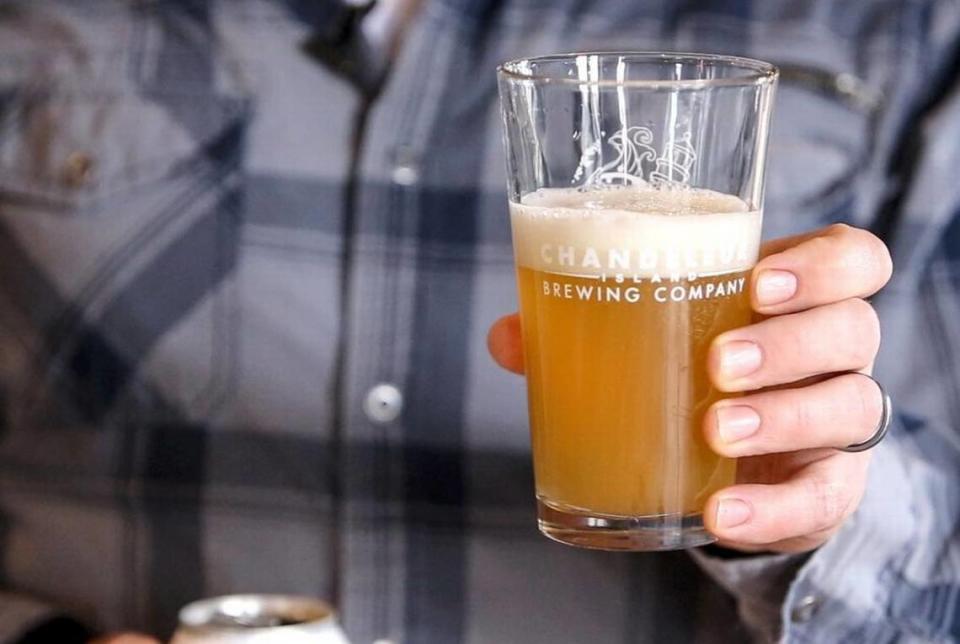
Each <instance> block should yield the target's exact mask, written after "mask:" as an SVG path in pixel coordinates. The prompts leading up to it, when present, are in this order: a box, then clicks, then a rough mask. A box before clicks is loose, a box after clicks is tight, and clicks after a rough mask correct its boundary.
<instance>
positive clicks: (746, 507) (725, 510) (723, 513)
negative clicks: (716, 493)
mask: <svg viewBox="0 0 960 644" xmlns="http://www.w3.org/2000/svg"><path fill="white" fill-rule="evenodd" d="M751 514H753V512H752V511H751V510H750V504H749V503H747V502H746V501H741V500H740V499H720V503H718V504H717V526H719V527H721V528H735V527H737V526H738V525H743V524H744V523H746V522H747V521H749V520H750V515H751Z"/></svg>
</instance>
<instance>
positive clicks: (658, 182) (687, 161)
mask: <svg viewBox="0 0 960 644" xmlns="http://www.w3.org/2000/svg"><path fill="white" fill-rule="evenodd" d="M607 142H608V143H609V144H610V145H611V146H612V147H613V149H614V150H616V152H617V156H616V157H615V158H614V159H612V160H611V161H609V162H607V163H604V164H603V165H602V166H600V167H599V168H596V169H594V170H593V171H592V172H590V174H588V175H587V178H586V181H585V182H584V185H586V186H613V185H627V186H633V185H640V186H643V185H654V186H685V185H688V184H689V182H690V177H691V174H692V170H693V166H694V164H695V163H696V162H697V151H696V149H695V148H694V147H693V144H692V143H691V140H690V133H689V132H688V133H686V134H684V135H683V136H682V137H680V138H679V139H674V140H672V141H669V142H667V143H666V144H664V146H663V152H662V153H661V154H659V155H658V154H657V150H656V148H654V147H653V132H652V131H651V130H650V128H648V127H644V126H641V125H635V126H632V127H625V128H621V129H619V130H617V131H616V132H614V133H613V134H612V135H611V136H610V138H609V139H607ZM601 145H602V143H601V142H600V141H596V142H595V143H594V144H593V145H591V146H590V147H588V148H587V149H586V150H584V152H583V154H582V155H581V157H580V163H579V165H578V167H577V171H576V172H575V173H574V176H573V179H574V181H577V180H578V179H579V178H580V177H581V176H583V174H584V172H585V171H586V170H587V169H589V168H590V167H591V166H593V165H594V164H595V163H596V161H595V159H596V158H597V157H598V156H599V153H600V147H601Z"/></svg>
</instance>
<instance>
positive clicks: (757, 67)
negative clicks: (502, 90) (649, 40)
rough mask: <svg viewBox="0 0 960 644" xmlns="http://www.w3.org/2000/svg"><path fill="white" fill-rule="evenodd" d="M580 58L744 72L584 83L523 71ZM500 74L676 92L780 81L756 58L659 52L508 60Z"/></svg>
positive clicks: (769, 65)
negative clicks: (698, 65)
mask: <svg viewBox="0 0 960 644" xmlns="http://www.w3.org/2000/svg"><path fill="white" fill-rule="evenodd" d="M580 56H609V57H619V58H626V59H630V62H641V63H675V64H676V63H680V64H684V63H686V64H689V63H703V62H710V63H715V64H724V65H726V66H728V67H733V68H736V69H742V70H744V71H745V72H747V73H745V74H744V75H743V76H734V77H730V78H686V79H677V80H664V79H649V80H645V79H639V78H638V79H627V80H615V79H610V78H601V79H592V80H583V79H580V78H571V77H569V76H555V75H550V74H531V73H526V72H522V71H520V70H519V67H520V65H523V64H530V63H545V62H563V61H572V60H575V59H576V58H578V57H580ZM497 74H498V75H499V76H501V77H502V78H504V79H506V80H508V81H510V82H520V83H523V82H526V83H533V84H542V85H549V84H556V85H576V86H584V85H586V86H590V87H625V88H650V89H657V88H672V89H699V88H706V87H723V86H733V87H744V86H750V85H764V84H770V83H773V82H774V81H776V80H777V78H778V77H779V75H780V70H779V69H778V68H777V66H776V65H773V64H772V63H767V62H764V61H762V60H757V59H755V58H746V57H744V56H728V55H725V54H698V53H692V52H662V51H661V52H658V51H618V50H614V51H580V52H568V53H558V54H546V55H542V56H529V57H524V58H515V59H513V60H508V61H506V62H504V63H502V64H500V65H499V66H497Z"/></svg>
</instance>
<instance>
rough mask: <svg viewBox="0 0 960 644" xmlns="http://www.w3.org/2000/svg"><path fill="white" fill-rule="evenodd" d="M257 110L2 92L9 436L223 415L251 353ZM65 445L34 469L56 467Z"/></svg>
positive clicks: (41, 89) (219, 99) (50, 90)
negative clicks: (249, 287) (222, 405)
mask: <svg viewBox="0 0 960 644" xmlns="http://www.w3.org/2000/svg"><path fill="white" fill-rule="evenodd" d="M250 114H251V109H250V101H249V99H248V97H247V96H243V95H233V94H230V95H227V94H221V93H218V92H217V91H216V90H214V89H210V90H209V91H205V90H197V91H193V90H191V91H190V92H189V93H178V92H176V91H164V90H162V89H160V90H158V89H156V88H154V89H151V90H149V91H143V92H138V91H133V90H123V89H119V88H103V87H98V86H96V85H91V86H90V87H84V86H83V84H82V83H78V82H76V81H75V80H74V81H71V82H69V83H59V82H49V83H46V82H24V83H19V84H17V83H13V84H7V85H6V86H2V87H0V244H2V245H3V246H4V252H2V253H0V274H3V275H4V280H6V286H7V288H6V289H4V291H3V293H0V325H3V327H5V328H6V329H7V331H8V332H7V333H3V334H0V350H2V351H4V352H8V355H11V356H13V355H16V357H15V359H12V360H9V361H6V362H5V363H4V365H3V366H2V367H0V386H2V388H3V389H5V390H6V392H5V393H6V395H5V396H4V399H5V401H6V406H7V407H6V409H3V410H2V411H3V412H4V415H5V416H6V421H7V423H6V424H7V426H8V428H10V429H9V431H11V432H13V433H14V434H16V432H17V431H23V432H24V436H25V437H28V438H26V439H25V440H30V441H31V442H32V441H34V440H36V436H37V435H36V432H37V431H49V432H53V433H54V434H55V433H57V432H62V431H71V430H72V429H75V428H77V427H85V426H89V427H91V428H96V427H101V426H103V424H104V423H105V422H106V421H108V420H109V419H111V418H117V417H118V416H119V417H124V418H130V419H136V421H137V422H143V423H147V424H149V423H152V422H156V420H157V419H160V418H162V419H163V420H164V422H178V421H180V420H191V421H193V420H196V419H205V418H206V417H208V416H209V415H211V414H213V413H215V410H214V409H213V407H214V406H215V404H216V403H215V401H221V400H222V399H223V398H224V397H225V396H226V395H227V394H226V392H227V390H228V389H229V386H230V385H229V383H230V382H231V374H230V370H231V364H232V352H233V348H234V347H235V345H236V342H235V341H234V337H233V334H234V331H233V322H232V321H231V317H232V315H233V311H232V307H233V303H232V299H231V298H232V295H231V292H230V288H229V287H228V286H226V284H227V283H228V282H229V280H228V278H229V276H230V274H231V272H232V270H233V268H234V265H235V262H236V255H237V241H236V240H237V239H238V238H239V226H240V217H239V207H238V203H239V201H240V198H241V192H240V191H241V188H242V181H241V173H242V161H243V149H244V141H245V136H246V131H247V129H248V125H249V120H250ZM6 365H11V368H9V369H8V368H5V367H6ZM12 365H16V368H13V367H12ZM30 436H32V437H33V438H32V439H30V438H29V437H30ZM49 438H50V440H41V441H40V443H42V444H43V445H45V446H46V447H45V453H44V454H41V453H39V452H37V453H33V451H32V450H28V451H29V452H30V454H29V458H31V459H32V458H41V459H43V460H48V459H54V460H56V459H57V458H58V457H57V454H56V452H57V450H55V449H48V448H50V446H54V445H57V444H60V443H59V442H58V441H57V440H56V439H55V437H54V436H50V437H49ZM16 444H17V441H16V440H9V441H7V443H6V445H7V446H8V447H11V448H12V449H14V446H15V445H16ZM63 444H69V443H66V442H65V443H63ZM24 445H25V444H24ZM98 449H102V447H101V448H98ZM14 451H16V449H14ZM28 451H22V450H21V451H20V452H18V454H19V455H18V458H19V457H24V456H26V455H27V454H28ZM62 457H63V463H64V464H65V465H66V466H69V467H74V466H75V463H77V462H78V459H76V457H75V456H71V455H70V454H68V453H64V454H63V455H62ZM81 462H82V459H81ZM71 463H73V464H74V465H70V464H71Z"/></svg>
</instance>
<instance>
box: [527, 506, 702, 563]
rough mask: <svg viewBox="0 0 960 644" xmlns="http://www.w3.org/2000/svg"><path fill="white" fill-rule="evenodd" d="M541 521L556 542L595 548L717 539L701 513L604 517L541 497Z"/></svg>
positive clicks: (674, 545)
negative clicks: (556, 503)
mask: <svg viewBox="0 0 960 644" xmlns="http://www.w3.org/2000/svg"><path fill="white" fill-rule="evenodd" d="M537 523H538V524H539V526H540V532H542V533H543V534H545V535H546V536H548V537H550V538H551V539H553V540H554V541H559V542H560V543H565V544H567V545H569V546H577V547H578V548H592V549H594V550H618V551H634V552H643V551H653V550H681V549H684V548H695V547H697V546H705V545H707V544H708V543H713V542H714V541H716V540H717V538H716V537H714V536H713V535H712V534H710V533H709V532H707V531H706V529H704V527H703V515H702V514H700V513H697V514H688V515H680V514H660V515H652V516H643V517H615V516H603V515H596V514H589V513H587V512H585V511H583V510H574V509H572V508H561V507H557V506H556V505H554V504H550V503H547V502H546V501H544V500H543V499H537Z"/></svg>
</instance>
